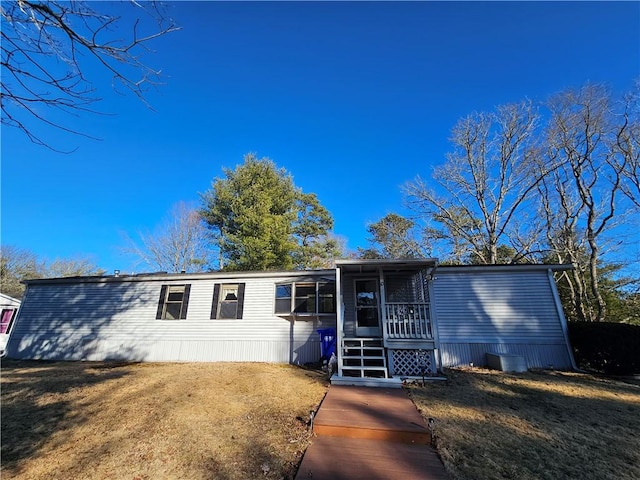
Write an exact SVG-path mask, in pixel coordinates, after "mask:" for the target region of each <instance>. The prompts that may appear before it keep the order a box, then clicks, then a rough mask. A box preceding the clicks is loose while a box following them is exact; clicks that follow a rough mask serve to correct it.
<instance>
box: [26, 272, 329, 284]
mask: <svg viewBox="0 0 640 480" xmlns="http://www.w3.org/2000/svg"><path fill="white" fill-rule="evenodd" d="M327 276H328V277H331V278H335V270H334V269H323V270H280V271H275V270H270V271H262V272H256V271H243V272H220V271H217V272H205V273H167V272H154V273H138V274H131V275H126V274H118V275H102V276H86V277H62V278H38V279H33V280H24V281H23V283H25V284H27V285H36V284H38V285H39V284H49V283H107V282H148V281H163V282H165V281H175V280H206V279H214V280H215V279H225V280H241V279H243V278H269V277H276V278H278V279H283V280H287V279H291V280H292V281H306V280H310V279H311V278H314V279H317V278H319V277H327Z"/></svg>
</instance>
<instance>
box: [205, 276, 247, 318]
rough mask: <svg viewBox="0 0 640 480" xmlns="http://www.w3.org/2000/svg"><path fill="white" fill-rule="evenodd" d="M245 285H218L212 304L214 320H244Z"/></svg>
mask: <svg viewBox="0 0 640 480" xmlns="http://www.w3.org/2000/svg"><path fill="white" fill-rule="evenodd" d="M243 306H244V283H223V284H220V283H216V284H215V285H214V286H213V302H212V304H211V318H212V319H221V320H225V319H236V318H242V310H243Z"/></svg>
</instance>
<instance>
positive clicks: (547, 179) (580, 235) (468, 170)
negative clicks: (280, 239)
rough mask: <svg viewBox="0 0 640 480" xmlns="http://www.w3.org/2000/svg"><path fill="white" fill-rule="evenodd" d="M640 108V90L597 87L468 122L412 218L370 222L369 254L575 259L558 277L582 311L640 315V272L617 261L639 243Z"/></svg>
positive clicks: (415, 188) (480, 260)
mask: <svg viewBox="0 0 640 480" xmlns="http://www.w3.org/2000/svg"><path fill="white" fill-rule="evenodd" d="M638 114H639V109H638V90H637V89H636V90H635V91H632V92H629V93H627V94H625V95H622V96H620V97H615V96H614V95H613V94H612V93H611V92H610V90H609V89H608V88H607V87H606V86H604V85H599V84H587V85H585V86H583V87H581V88H579V89H570V90H566V91H563V92H561V93H558V94H556V95H553V96H552V97H551V98H550V99H549V100H548V101H546V102H544V103H543V104H542V105H535V104H534V103H533V102H531V101H529V100H525V101H522V102H520V103H516V104H510V105H503V106H499V107H497V108H496V109H495V110H494V111H492V112H481V113H473V114H471V115H469V116H467V117H465V118H463V119H461V120H459V121H458V122H457V124H456V125H455V126H454V127H453V129H452V132H451V138H450V141H451V145H452V149H451V151H450V152H449V153H448V154H447V155H446V160H445V162H444V163H442V164H441V165H438V166H437V167H435V168H434V170H433V174H432V176H431V178H430V179H429V180H425V179H423V178H422V177H420V176H418V177H416V178H415V179H414V180H413V181H410V182H408V183H406V184H405V185H404V186H403V192H404V195H405V200H406V205H407V207H408V209H409V211H410V212H411V213H410V214H409V215H406V216H401V215H399V214H396V213H392V214H388V215H386V216H385V217H384V218H382V219H381V220H379V221H378V222H375V223H373V224H372V225H370V226H369V227H368V231H369V233H370V235H371V244H372V246H371V247H369V248H366V249H360V250H359V253H360V255H361V256H362V257H365V258H367V257H369V258H371V257H374V258H375V257H388V258H398V257H417V256H425V255H434V254H435V255H436V256H438V257H440V258H442V259H443V261H444V262H445V263H449V264H498V263H506V264H509V263H572V264H573V265H574V267H575V268H574V269H573V270H572V271H570V272H563V273H562V274H559V278H558V280H559V284H560V288H561V293H562V296H563V299H564V300H565V308H566V310H567V311H568V314H569V316H570V317H571V318H573V319H576V320H582V321H585V320H586V321H603V320H605V319H606V318H608V315H607V313H608V312H607V309H608V308H609V309H610V310H612V311H611V312H609V313H616V312H617V314H618V315H621V316H622V319H627V320H635V321H640V312H639V310H640V309H638V306H639V303H638V296H639V293H638V285H639V279H638V278H633V277H632V278H627V277H624V278H622V277H620V276H617V275H616V272H618V271H620V270H621V269H622V267H623V266H624V263H621V262H618V263H616V262H613V261H608V260H607V258H608V254H613V253H616V252H619V251H623V250H625V249H626V251H627V252H629V251H631V252H632V251H633V248H637V246H638V240H639V239H640V238H639V236H638V227H639V225H638V223H639V222H638V218H639V217H638V213H639V210H640V182H639V173H640V160H639V159H640V121H639V120H640V118H639V116H638ZM638 260H639V259H637V258H636V259H634V258H627V259H626V262H629V263H634V262H636V263H637V261H638ZM607 297H608V298H607ZM614 310H616V312H614ZM621 310H624V311H623V312H621ZM609 317H610V315H609Z"/></svg>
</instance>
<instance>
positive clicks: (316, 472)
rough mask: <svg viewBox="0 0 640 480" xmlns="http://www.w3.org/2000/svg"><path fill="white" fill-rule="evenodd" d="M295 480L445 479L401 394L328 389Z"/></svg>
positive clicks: (419, 421) (424, 427)
mask: <svg viewBox="0 0 640 480" xmlns="http://www.w3.org/2000/svg"><path fill="white" fill-rule="evenodd" d="M313 431H314V433H315V434H316V435H317V437H316V438H315V439H314V440H313V443H312V445H311V446H310V447H309V448H308V449H307V451H306V453H305V455H304V458H303V459H302V463H301V465H300V468H299V470H298V474H297V476H296V480H305V479H313V480H325V479H326V480H357V479H368V480H395V479H398V478H411V479H415V480H448V479H449V476H448V474H447V473H446V470H445V469H444V466H443V465H442V462H441V461H440V459H439V458H438V455H437V454H436V452H435V451H434V450H433V448H431V446H430V445H429V443H430V440H431V436H430V433H429V430H428V428H427V425H426V423H425V421H424V419H423V418H422V416H421V415H420V413H418V411H417V409H416V408H415V406H414V404H413V402H412V401H411V400H410V399H409V397H408V395H407V394H406V392H405V391H404V390H399V389H393V388H367V387H347V386H337V385H332V386H331V387H330V388H329V392H328V393H327V396H326V397H325V399H324V401H323V402H322V405H321V406H320V410H319V411H318V414H317V415H316V417H315V420H314V427H313Z"/></svg>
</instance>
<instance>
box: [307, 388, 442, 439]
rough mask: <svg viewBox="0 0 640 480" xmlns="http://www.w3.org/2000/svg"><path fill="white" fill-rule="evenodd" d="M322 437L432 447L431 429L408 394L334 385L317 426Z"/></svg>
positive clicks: (319, 416) (394, 390)
mask: <svg viewBox="0 0 640 480" xmlns="http://www.w3.org/2000/svg"><path fill="white" fill-rule="evenodd" d="M313 427H314V428H313V431H314V432H315V433H316V434H318V435H332V436H344V437H350V438H375V439H379V440H392V441H397V442H406V443H422V444H430V443H431V435H430V433H429V430H428V429H427V425H426V423H425V421H424V419H423V418H422V416H421V415H420V413H418V411H417V410H416V407H415V406H414V405H413V403H412V402H411V400H409V398H408V396H407V394H406V392H404V391H403V390H401V389H395V388H369V387H345V386H338V385H333V386H332V387H331V388H330V389H329V392H328V393H327V396H326V397H325V399H324V401H323V402H322V406H321V407H320V410H319V412H318V414H317V415H316V418H315V420H314V424H313Z"/></svg>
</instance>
